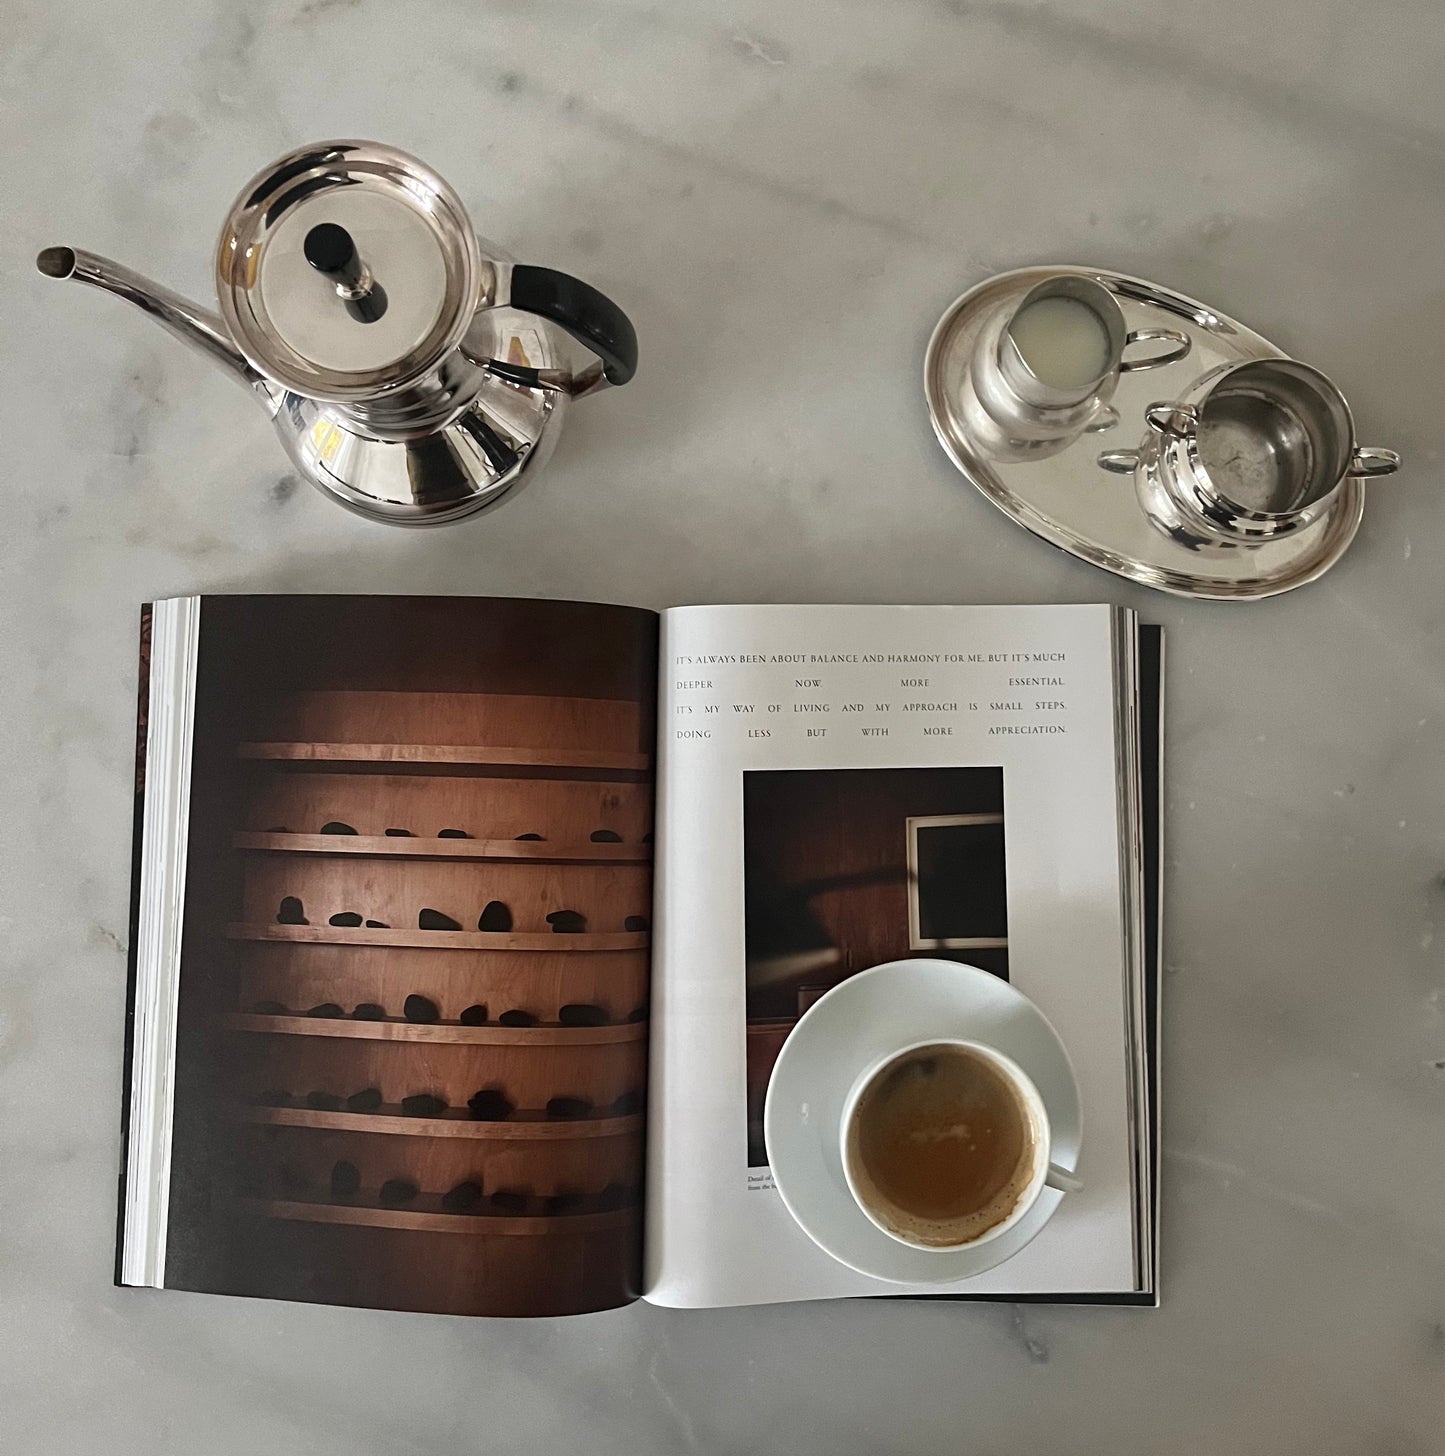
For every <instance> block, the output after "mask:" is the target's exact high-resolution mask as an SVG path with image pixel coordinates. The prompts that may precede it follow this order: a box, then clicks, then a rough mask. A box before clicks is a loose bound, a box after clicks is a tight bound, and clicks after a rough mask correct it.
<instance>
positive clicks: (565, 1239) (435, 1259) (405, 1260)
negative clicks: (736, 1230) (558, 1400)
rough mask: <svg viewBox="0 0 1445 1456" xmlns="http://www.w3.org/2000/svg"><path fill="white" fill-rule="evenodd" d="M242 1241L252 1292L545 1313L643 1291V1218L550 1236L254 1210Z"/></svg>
mask: <svg viewBox="0 0 1445 1456" xmlns="http://www.w3.org/2000/svg"><path fill="white" fill-rule="evenodd" d="M248 1223H249V1224H250V1225H251V1229H250V1237H249V1239H246V1238H244V1237H243V1238H242V1239H241V1240H240V1241H239V1243H238V1249H237V1260H236V1262H237V1267H238V1269H241V1270H243V1271H244V1274H243V1275H242V1277H243V1278H244V1279H245V1281H246V1283H247V1285H248V1287H247V1288H246V1290H245V1292H247V1293H253V1294H259V1295H271V1296H272V1297H276V1298H282V1299H296V1298H305V1299H311V1300H317V1301H320V1302H323V1303H326V1304H339V1305H376V1306H380V1307H382V1308H393V1309H410V1310H418V1311H421V1312H423V1313H431V1314H472V1315H503V1316H505V1315H514V1316H531V1317H543V1316H548V1315H563V1314H583V1313H586V1312H588V1311H590V1310H602V1309H610V1308H613V1307H615V1306H616V1305H619V1304H623V1303H626V1302H627V1301H628V1300H630V1299H635V1298H637V1295H638V1292H639V1280H640V1274H641V1268H640V1266H641V1242H642V1240H641V1224H640V1221H639V1220H638V1219H637V1218H636V1217H631V1218H628V1219H627V1220H624V1221H621V1222H619V1223H618V1224H617V1225H616V1226H615V1227H610V1228H606V1229H603V1230H601V1231H599V1232H595V1233H569V1232H567V1231H566V1230H563V1231H561V1232H560V1233H556V1234H553V1235H551V1236H550V1237H547V1238H508V1237H506V1236H501V1237H495V1238H485V1237H482V1238H457V1237H456V1236H455V1235H453V1234H450V1233H433V1232H428V1231H426V1230H417V1229H411V1228H408V1229H386V1228H367V1227H357V1226H346V1225H337V1224H320V1223H312V1222H301V1221H286V1220H280V1219H273V1218H265V1217H260V1216H252V1217H250V1218H249V1219H248Z"/></svg>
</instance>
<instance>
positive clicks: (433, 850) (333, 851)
mask: <svg viewBox="0 0 1445 1456" xmlns="http://www.w3.org/2000/svg"><path fill="white" fill-rule="evenodd" d="M231 843H232V844H233V845H234V846H235V848H237V849H251V850H266V851H269V852H272V853H278V854H329V855H333V856H338V857H343V856H348V855H370V856H372V857H374V858H377V859H480V860H491V859H502V860H512V859H515V860H526V861H529V862H531V863H534V864H548V863H551V864H573V863H580V864H585V863H588V862H591V861H601V862H603V863H607V864H646V863H648V862H649V861H650V860H651V859H652V846H651V845H649V844H569V843H567V842H566V841H558V842H556V843H553V844H547V843H534V842H530V841H518V840H515V839H458V838H456V837H452V838H450V839H413V838H405V839H403V838H396V837H393V836H384V837H383V836H377V835H371V834H248V833H241V834H237V835H235V836H234V837H233V838H232V840H231Z"/></svg>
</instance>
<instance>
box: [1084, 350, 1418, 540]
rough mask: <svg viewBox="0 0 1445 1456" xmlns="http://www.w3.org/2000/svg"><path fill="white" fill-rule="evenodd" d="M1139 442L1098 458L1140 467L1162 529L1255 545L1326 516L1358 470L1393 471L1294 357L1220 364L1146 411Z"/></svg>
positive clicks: (1393, 461) (1340, 402) (1330, 392)
mask: <svg viewBox="0 0 1445 1456" xmlns="http://www.w3.org/2000/svg"><path fill="white" fill-rule="evenodd" d="M1144 417H1145V420H1146V421H1147V423H1148V426H1149V430H1150V435H1149V438H1147V439H1146V440H1145V442H1144V444H1143V445H1142V446H1141V447H1140V448H1139V449H1138V450H1119V451H1111V452H1109V453H1107V454H1104V455H1101V456H1100V457H1099V464H1100V465H1102V466H1103V467H1104V468H1105V469H1106V470H1113V471H1116V472H1119V473H1121V474H1133V475H1134V476H1135V478H1136V481H1137V483H1138V486H1139V492H1140V496H1141V499H1142V501H1143V504H1144V507H1145V509H1146V510H1147V511H1148V513H1149V516H1150V518H1151V519H1152V520H1153V521H1154V523H1155V524H1156V525H1158V526H1159V527H1160V528H1161V529H1162V530H1165V531H1168V532H1169V533H1170V534H1173V535H1178V534H1179V533H1180V532H1181V531H1183V532H1185V533H1190V534H1193V535H1196V536H1198V537H1199V539H1200V540H1201V542H1202V543H1209V544H1220V545H1228V544H1232V543H1239V544H1248V543H1250V542H1259V541H1265V540H1269V539H1271V538H1274V537H1277V536H1283V535H1285V534H1287V533H1288V532H1291V531H1298V530H1300V529H1302V528H1303V527H1305V526H1308V525H1310V524H1312V523H1313V522H1315V521H1317V520H1319V519H1320V518H1321V517H1322V516H1323V515H1324V514H1325V513H1326V512H1327V511H1328V510H1329V508H1330V506H1331V504H1332V502H1333V501H1334V499H1335V497H1336V495H1337V494H1338V492H1339V490H1340V488H1341V486H1342V485H1343V484H1344V482H1345V481H1346V480H1347V479H1348V478H1350V477H1351V476H1360V477H1370V476H1380V475H1390V474H1393V472H1394V471H1396V470H1398V469H1399V466H1400V457H1399V456H1398V455H1397V454H1395V452H1394V451H1393V450H1380V449H1375V448H1372V447H1365V446H1361V445H1357V444H1356V442H1355V422H1354V417H1353V416H1352V415H1351V413H1350V407H1349V405H1348V404H1347V403H1346V402H1345V397H1344V395H1342V394H1341V393H1340V391H1339V390H1338V389H1337V388H1336V387H1335V385H1334V384H1333V383H1332V382H1331V381H1330V379H1329V378H1328V377H1327V376H1326V375H1324V374H1322V373H1321V372H1320V371H1319V370H1318V369H1315V368H1313V367H1312V366H1310V365H1308V364H1301V363H1300V362H1299V361H1298V360H1295V359H1255V360H1251V361H1249V362H1248V363H1244V364H1232V365H1226V366H1224V367H1222V368H1218V369H1213V370H1211V371H1210V372H1209V373H1207V374H1205V375H1202V376H1201V377H1200V378H1199V379H1197V380H1196V381H1195V382H1194V384H1193V385H1192V386H1191V388H1190V389H1189V390H1188V391H1187V392H1186V393H1185V395H1184V396H1183V397H1182V398H1181V399H1179V400H1176V401H1172V402H1166V403H1162V404H1154V405H1150V407H1149V408H1148V409H1147V410H1146V411H1145V415H1144Z"/></svg>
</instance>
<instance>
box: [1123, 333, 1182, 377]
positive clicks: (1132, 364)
mask: <svg viewBox="0 0 1445 1456" xmlns="http://www.w3.org/2000/svg"><path fill="white" fill-rule="evenodd" d="M1155 340H1158V341H1165V342H1168V343H1170V344H1172V345H1173V348H1170V349H1165V350H1163V351H1162V352H1160V353H1158V354H1146V355H1145V356H1144V358H1142V359H1121V360H1120V361H1119V373H1120V374H1137V373H1138V372H1139V370H1141V369H1157V368H1159V366H1160V365H1161V364H1173V363H1175V362H1176V361H1177V360H1180V359H1183V358H1184V357H1185V356H1186V355H1187V354H1188V353H1189V351H1190V350H1191V349H1192V348H1193V347H1194V341H1193V339H1191V338H1190V337H1189V335H1188V334H1186V333H1181V332H1180V330H1178V329H1134V330H1133V331H1132V332H1131V333H1130V334H1129V335H1128V336H1127V337H1126V338H1125V340H1124V347H1125V348H1126V349H1127V348H1128V347H1129V346H1130V344H1142V343H1147V342H1152V341H1155Z"/></svg>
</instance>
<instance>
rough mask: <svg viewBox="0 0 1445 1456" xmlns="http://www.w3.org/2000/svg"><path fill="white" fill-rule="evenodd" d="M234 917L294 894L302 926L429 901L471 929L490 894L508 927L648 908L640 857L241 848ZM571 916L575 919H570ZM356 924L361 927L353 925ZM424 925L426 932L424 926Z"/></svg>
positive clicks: (614, 921)
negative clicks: (413, 856)
mask: <svg viewBox="0 0 1445 1456" xmlns="http://www.w3.org/2000/svg"><path fill="white" fill-rule="evenodd" d="M244 870H245V891H244V895H243V899H242V912H241V919H242V920H243V921H245V922H247V923H249V924H257V925H264V924H266V923H267V922H272V923H274V922H275V921H276V920H277V917H278V915H279V914H281V907H282V902H283V901H285V900H287V899H288V897H289V898H294V899H297V900H299V901H300V902H301V906H302V913H303V914H304V915H305V917H306V920H307V921H308V922H309V924H310V925H311V926H312V927H325V926H326V925H327V924H328V922H329V920H330V918H331V917H332V916H333V915H344V914H351V915H357V916H361V917H363V918H364V919H366V920H379V921H381V922H383V924H384V926H385V927H386V928H387V929H390V930H394V931H416V930H417V929H418V928H422V929H425V927H419V917H420V914H421V911H422V910H423V909H430V910H435V911H439V912H440V913H441V914H442V915H445V916H448V917H450V918H451V919H452V920H454V921H456V922H457V928H458V929H459V930H462V931H476V930H477V929H478V920H479V917H480V915H481V912H482V911H483V909H485V907H486V906H487V905H488V904H489V903H491V902H492V901H500V902H501V903H502V904H503V905H505V906H506V908H507V910H508V911H509V912H510V916H511V921H512V924H511V931H512V933H514V934H524V935H527V934H530V935H549V934H550V935H553V937H554V939H555V940H557V942H558V948H559V949H561V948H562V944H563V943H565V941H566V940H567V939H568V937H567V936H565V935H557V934H556V933H555V932H554V931H553V929H552V924H553V922H549V921H548V919H547V917H548V916H549V915H552V914H555V913H558V912H562V911H572V912H574V913H575V915H577V916H580V917H582V922H581V924H580V928H581V929H582V930H583V931H584V932H585V933H588V934H594V935H595V934H603V935H606V934H621V933H624V932H625V931H626V927H627V920H628V918H629V917H630V916H642V917H644V918H646V917H648V916H650V915H651V914H652V871H651V868H650V867H649V866H647V865H597V864H517V863H512V862H505V861H504V862H499V863H488V864H478V863H476V862H474V861H467V862H452V861H444V860H420V861H413V860H376V859H364V858H348V859H340V858H335V859H329V858H325V857H322V856H318V855H305V854H296V855H248V856H246V857H245V867H244ZM572 923H574V924H576V923H578V922H576V921H573V922H572ZM360 928H363V929H364V928H365V927H364V926H363V927H360ZM428 933H436V932H435V931H429V932H428Z"/></svg>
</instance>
